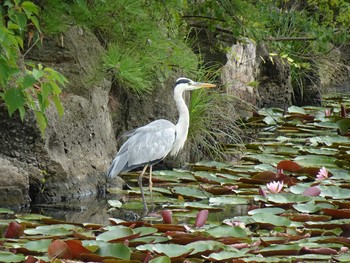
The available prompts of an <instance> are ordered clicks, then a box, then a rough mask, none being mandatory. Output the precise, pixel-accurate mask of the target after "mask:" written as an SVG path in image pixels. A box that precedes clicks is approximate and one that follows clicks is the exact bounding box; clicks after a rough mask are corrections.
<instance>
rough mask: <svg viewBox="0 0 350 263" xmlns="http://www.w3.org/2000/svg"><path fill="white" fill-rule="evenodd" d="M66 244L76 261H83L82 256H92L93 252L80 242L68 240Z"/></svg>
mask: <svg viewBox="0 0 350 263" xmlns="http://www.w3.org/2000/svg"><path fill="white" fill-rule="evenodd" d="M66 244H67V246H68V248H69V250H70V251H71V253H72V257H73V258H74V259H80V260H81V259H82V257H81V255H82V254H90V253H91V251H90V250H88V249H87V248H85V247H84V246H83V245H82V244H81V241H79V240H66Z"/></svg>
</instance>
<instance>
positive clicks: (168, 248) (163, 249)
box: [136, 244, 193, 258]
mask: <svg viewBox="0 0 350 263" xmlns="http://www.w3.org/2000/svg"><path fill="white" fill-rule="evenodd" d="M136 249H137V250H140V251H150V252H156V253H158V254H164V255H166V256H168V257H170V258H175V257H180V256H186V255H189V254H190V253H191V252H192V251H193V249H192V248H187V247H185V246H181V245H177V244H146V245H141V246H137V247H136Z"/></svg>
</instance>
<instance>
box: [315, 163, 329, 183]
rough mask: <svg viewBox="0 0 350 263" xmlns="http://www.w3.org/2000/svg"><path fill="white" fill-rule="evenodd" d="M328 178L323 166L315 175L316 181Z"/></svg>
mask: <svg viewBox="0 0 350 263" xmlns="http://www.w3.org/2000/svg"><path fill="white" fill-rule="evenodd" d="M327 178H328V171H327V169H326V168H325V167H324V166H323V167H322V168H321V169H320V171H319V172H318V174H317V175H316V180H324V179H327Z"/></svg>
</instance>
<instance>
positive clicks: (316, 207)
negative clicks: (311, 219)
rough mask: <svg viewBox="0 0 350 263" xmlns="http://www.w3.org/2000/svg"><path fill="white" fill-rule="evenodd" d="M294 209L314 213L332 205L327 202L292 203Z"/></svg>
mask: <svg viewBox="0 0 350 263" xmlns="http://www.w3.org/2000/svg"><path fill="white" fill-rule="evenodd" d="M293 207H294V209H295V210H297V211H299V212H301V213H316V212H318V211H320V210H322V209H323V208H334V205H332V204H329V203H317V204H315V203H314V202H310V203H306V204H294V205H293Z"/></svg>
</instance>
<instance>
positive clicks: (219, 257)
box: [204, 248, 246, 262]
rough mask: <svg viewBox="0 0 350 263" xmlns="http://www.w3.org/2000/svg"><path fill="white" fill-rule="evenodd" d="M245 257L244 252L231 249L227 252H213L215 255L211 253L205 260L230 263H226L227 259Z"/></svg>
mask: <svg viewBox="0 0 350 263" xmlns="http://www.w3.org/2000/svg"><path fill="white" fill-rule="evenodd" d="M245 255H246V252H245V251H243V250H242V251H240V250H238V249H233V248H231V249H230V250H229V251H225V250H224V251H221V252H215V253H211V254H210V255H209V256H208V257H205V256H204V258H207V259H209V260H210V262H217V261H220V262H232V261H227V260H228V259H231V258H241V257H244V256H245Z"/></svg>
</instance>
